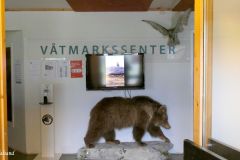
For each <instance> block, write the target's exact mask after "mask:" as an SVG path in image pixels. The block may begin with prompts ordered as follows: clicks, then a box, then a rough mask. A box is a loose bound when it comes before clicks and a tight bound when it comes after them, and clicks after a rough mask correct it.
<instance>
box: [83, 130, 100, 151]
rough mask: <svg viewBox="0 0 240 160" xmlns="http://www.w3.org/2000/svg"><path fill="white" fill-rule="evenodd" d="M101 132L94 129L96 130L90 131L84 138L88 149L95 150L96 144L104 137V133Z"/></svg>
mask: <svg viewBox="0 0 240 160" xmlns="http://www.w3.org/2000/svg"><path fill="white" fill-rule="evenodd" d="M99 131H100V130H97V129H94V130H88V132H87V134H86V136H85V137H84V141H85V144H86V147H88V148H93V147H95V145H94V144H95V142H96V141H98V140H99V139H100V137H101V136H102V133H101V132H99Z"/></svg>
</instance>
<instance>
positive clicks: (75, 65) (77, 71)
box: [70, 60, 83, 78]
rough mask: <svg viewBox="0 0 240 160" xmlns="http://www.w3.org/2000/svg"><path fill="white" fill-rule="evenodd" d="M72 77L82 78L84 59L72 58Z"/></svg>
mask: <svg viewBox="0 0 240 160" xmlns="http://www.w3.org/2000/svg"><path fill="white" fill-rule="evenodd" d="M70 66H71V78H82V77H83V73H82V60H71V61H70Z"/></svg>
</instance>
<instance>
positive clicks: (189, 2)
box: [173, 0, 194, 11]
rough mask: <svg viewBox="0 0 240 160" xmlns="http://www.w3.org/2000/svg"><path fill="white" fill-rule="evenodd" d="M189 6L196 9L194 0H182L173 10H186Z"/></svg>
mask: <svg viewBox="0 0 240 160" xmlns="http://www.w3.org/2000/svg"><path fill="white" fill-rule="evenodd" d="M188 8H192V10H194V0H181V1H180V2H179V3H178V4H177V5H176V6H175V7H174V8H173V11H184V10H187V9H188Z"/></svg>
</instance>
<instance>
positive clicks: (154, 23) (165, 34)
mask: <svg viewBox="0 0 240 160" xmlns="http://www.w3.org/2000/svg"><path fill="white" fill-rule="evenodd" d="M142 21H143V22H146V23H148V24H150V25H151V26H152V27H153V28H154V29H156V30H157V31H158V32H160V33H162V34H163V35H164V36H167V35H168V34H169V33H168V30H167V29H166V28H165V27H163V26H161V25H160V24H158V23H156V22H153V21H149V20H142Z"/></svg>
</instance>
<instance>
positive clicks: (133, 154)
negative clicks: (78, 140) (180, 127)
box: [77, 141, 173, 160]
mask: <svg viewBox="0 0 240 160" xmlns="http://www.w3.org/2000/svg"><path fill="white" fill-rule="evenodd" d="M146 143H147V145H146V146H139V145H137V144H136V143H135V142H125V143H121V144H106V143H99V144H96V146H95V147H94V148H86V147H83V148H80V149H79V151H78V154H77V158H78V159H79V160H167V159H168V158H169V155H168V151H169V150H170V149H172V147H173V144H171V143H164V142H159V141H151V142H146Z"/></svg>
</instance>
